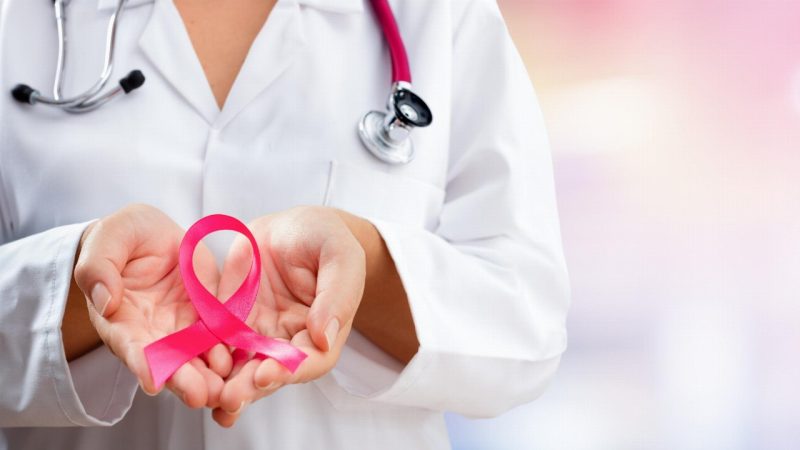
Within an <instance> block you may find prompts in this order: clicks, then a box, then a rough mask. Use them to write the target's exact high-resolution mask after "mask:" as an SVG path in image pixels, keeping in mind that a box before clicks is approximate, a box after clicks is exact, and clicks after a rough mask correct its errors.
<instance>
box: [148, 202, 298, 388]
mask: <svg viewBox="0 0 800 450" xmlns="http://www.w3.org/2000/svg"><path fill="white" fill-rule="evenodd" d="M222 230H228V231H235V232H237V233H241V234H243V235H245V237H247V239H248V240H249V241H250V245H251V246H252V248H253V262H252V264H251V265H250V272H249V273H248V275H247V278H245V280H244V281H243V282H242V285H241V286H239V289H237V290H236V292H235V293H234V294H233V295H232V296H231V297H230V298H229V299H228V300H227V301H226V302H225V303H221V302H220V301H219V300H218V299H217V298H216V297H215V296H214V295H213V294H211V293H210V292H208V290H206V288H205V287H204V286H203V285H202V284H201V283H200V280H199V279H198V278H197V274H196V273H195V271H194V266H193V264H192V257H193V256H194V250H195V247H197V244H198V243H199V242H200V240H202V239H203V238H204V237H205V236H207V235H208V234H211V233H213V232H215V231H222ZM178 263H179V264H180V270H181V276H182V277H183V285H184V288H185V289H186V293H187V294H188V295H189V299H190V300H191V302H192V305H193V306H194V309H195V311H197V315H198V316H200V318H199V319H198V320H197V322H195V323H194V324H192V325H190V326H189V327H188V328H184V329H183V330H180V331H177V332H175V333H173V334H170V335H169V336H166V337H164V338H162V339H160V340H158V341H156V342H153V343H152V344H150V345H148V346H147V347H145V349H144V354H145V357H146V358H147V362H148V364H149V366H150V374H151V375H152V377H153V382H154V383H155V385H156V388H161V386H163V385H164V383H165V382H166V381H167V380H168V379H169V377H171V376H172V374H173V373H175V371H176V370H178V369H179V368H180V367H181V366H182V365H183V364H185V363H186V362H188V361H190V360H191V359H192V358H194V357H195V356H198V355H200V354H201V353H203V352H206V351H208V350H210V349H211V347H213V346H214V345H215V344H217V343H220V342H223V343H225V344H227V345H229V346H231V347H235V348H236V349H237V350H236V352H235V354H236V355H237V357H238V358H241V357H242V355H245V354H247V353H255V354H256V357H259V358H260V359H264V358H267V357H269V358H272V359H274V360H276V361H278V362H279V363H281V364H282V365H283V366H284V367H286V368H287V369H289V371H291V372H293V373H294V371H295V370H296V369H297V367H298V366H299V365H300V363H302V362H303V360H304V359H305V358H306V356H307V355H306V354H305V353H303V352H302V351H300V350H299V349H297V348H296V347H294V346H292V345H291V344H289V343H287V342H284V341H279V340H277V339H272V338H269V337H266V336H263V335H261V334H258V333H256V332H255V331H253V330H252V329H251V328H250V327H248V326H247V325H246V324H245V323H244V320H245V319H247V315H248V314H249V313H250V310H251V309H252V308H253V303H254V302H255V299H256V294H257V293H258V288H259V285H260V283H261V254H260V253H259V251H258V244H257V243H256V240H255V238H254V237H253V234H252V233H251V232H250V230H249V229H248V228H247V227H246V226H245V225H244V224H243V223H242V222H240V221H238V220H237V219H235V218H233V217H230V216H226V215H222V214H214V215H210V216H206V217H204V218H202V219H200V220H199V221H197V222H196V223H195V224H194V225H192V226H191V227H190V228H189V230H188V231H187V232H186V235H185V236H184V237H183V241H182V242H181V246H180V253H179V259H178Z"/></svg>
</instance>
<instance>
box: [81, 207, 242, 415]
mask: <svg viewBox="0 0 800 450" xmlns="http://www.w3.org/2000/svg"><path fill="white" fill-rule="evenodd" d="M183 235H184V230H182V229H181V228H180V227H179V226H178V225H177V224H176V223H175V222H173V221H172V220H171V219H170V218H169V217H167V216H166V215H165V214H164V213H162V212H161V211H159V210H158V209H156V208H154V207H151V206H146V205H133V206H129V207H126V208H123V209H122V210H120V211H118V212H116V213H114V214H112V215H110V216H108V217H106V218H104V219H102V220H100V221H98V222H95V223H94V224H92V225H91V226H90V227H89V228H88V229H87V230H86V232H85V233H84V236H83V238H82V239H81V247H80V256H79V258H78V262H77V264H76V266H75V271H74V276H75V281H76V283H77V285H78V286H79V287H80V288H81V290H82V291H83V292H84V294H85V295H86V297H87V299H88V300H89V316H90V319H91V321H92V324H93V325H94V326H95V328H96V329H97V333H98V335H99V336H100V338H101V339H102V340H103V342H104V343H105V344H106V346H108V347H109V349H110V350H111V351H112V352H113V353H114V354H115V355H116V356H117V357H118V358H120V359H121V360H122V361H123V362H124V363H125V364H126V365H127V366H128V368H129V369H130V370H131V372H133V374H134V375H135V376H136V377H137V378H138V379H139V383H140V385H141V387H142V389H143V390H144V391H145V392H146V393H148V394H150V395H155V394H156V393H157V392H158V390H157V389H156V387H155V386H154V383H153V380H152V378H151V376H150V370H149V366H148V364H147V361H146V359H145V356H144V347H146V346H147V345H148V344H150V343H152V342H154V341H156V340H158V339H160V338H162V337H164V336H166V335H168V334H171V333H173V332H175V331H178V330H181V329H183V328H185V327H187V326H189V325H191V324H192V323H194V322H195V321H196V320H197V314H196V313H195V310H194V308H193V306H192V304H191V302H190V300H189V297H188V295H187V294H186V291H185V290H184V287H183V281H182V278H181V274H180V270H179V266H178V248H179V246H180V242H181V240H182V238H183ZM194 267H195V271H196V272H197V274H198V277H199V278H200V280H201V281H202V282H203V283H204V285H205V286H206V288H207V289H209V291H211V292H216V289H217V283H218V281H219V274H218V271H217V268H216V265H215V263H214V259H213V256H212V255H211V252H210V251H209V250H208V249H207V248H205V247H202V246H200V247H198V249H197V251H196V252H195V255H194ZM204 356H205V359H201V358H199V357H198V358H194V359H193V360H191V361H190V362H188V363H186V364H184V365H183V366H182V367H181V368H180V369H178V371H177V372H175V374H174V375H173V376H172V377H171V378H170V380H169V381H168V382H167V384H166V386H167V387H168V388H169V389H170V390H172V391H173V392H174V393H175V394H176V395H177V396H178V397H179V398H181V399H182V400H183V402H184V403H186V404H187V405H188V406H190V407H193V408H197V407H202V406H209V407H212V408H213V407H216V406H217V405H218V404H219V398H220V394H221V393H222V389H223V386H224V380H223V378H224V377H225V376H227V375H228V373H229V372H230V369H231V363H232V360H231V355H230V352H229V351H228V350H227V348H225V347H224V346H222V345H218V346H216V347H214V348H213V349H212V350H211V351H210V352H209V353H208V354H207V355H204Z"/></svg>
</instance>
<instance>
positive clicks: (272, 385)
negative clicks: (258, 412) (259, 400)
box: [256, 381, 278, 391]
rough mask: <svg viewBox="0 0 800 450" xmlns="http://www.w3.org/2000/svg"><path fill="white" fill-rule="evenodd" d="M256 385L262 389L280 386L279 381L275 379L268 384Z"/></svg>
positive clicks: (266, 389) (267, 389)
mask: <svg viewBox="0 0 800 450" xmlns="http://www.w3.org/2000/svg"><path fill="white" fill-rule="evenodd" d="M256 387H257V388H259V389H261V390H262V391H269V390H271V389H274V388H276V387H278V382H277V381H273V382H272V383H270V384H268V385H266V386H256Z"/></svg>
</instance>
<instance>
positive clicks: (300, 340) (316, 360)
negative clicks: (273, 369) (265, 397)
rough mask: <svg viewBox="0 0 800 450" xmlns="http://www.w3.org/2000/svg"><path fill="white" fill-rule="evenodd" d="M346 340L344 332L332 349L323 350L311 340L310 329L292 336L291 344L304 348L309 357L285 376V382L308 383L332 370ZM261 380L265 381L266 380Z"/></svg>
mask: <svg viewBox="0 0 800 450" xmlns="http://www.w3.org/2000/svg"><path fill="white" fill-rule="evenodd" d="M345 331H346V330H345ZM345 340H347V333H346V332H343V333H341V334H340V336H339V341H338V342H336V343H335V344H334V345H333V347H332V351H322V350H320V349H319V348H318V347H317V345H316V344H315V343H314V342H313V341H312V340H311V336H310V334H309V332H308V330H303V331H301V332H299V333H297V334H295V335H294V336H293V337H292V340H291V344H292V345H294V346H295V347H297V348H299V349H300V350H302V351H303V352H304V353H305V354H306V355H307V357H306V359H305V360H304V361H303V363H302V364H300V366H299V367H297V370H295V372H294V373H293V374H291V375H289V376H287V377H285V378H283V381H284V383H286V384H289V383H291V384H297V383H307V382H309V381H313V380H316V379H318V378H320V377H322V376H323V375H325V374H327V373H328V372H330V371H331V370H332V369H333V367H334V365H336V361H337V360H338V358H339V353H340V352H341V348H342V346H343V345H344V341H345ZM263 370H265V371H267V370H270V369H266V368H265V369H263ZM260 376H265V377H266V376H269V374H267V375H260ZM261 381H262V382H263V381H264V380H261Z"/></svg>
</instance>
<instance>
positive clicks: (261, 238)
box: [214, 208, 365, 426]
mask: <svg viewBox="0 0 800 450" xmlns="http://www.w3.org/2000/svg"><path fill="white" fill-rule="evenodd" d="M249 228H250V230H251V231H252V233H253V235H254V237H255V238H256V241H257V242H258V244H259V251H260V253H261V260H262V269H261V270H262V274H261V280H262V282H261V288H260V289H259V292H258V296H257V298H256V301H255V303H254V305H253V309H252V310H251V312H250V314H249V316H248V318H247V321H246V322H247V325H248V326H250V327H251V328H252V329H253V330H255V331H256V332H258V333H260V334H262V335H265V336H269V337H272V338H278V339H285V340H288V341H290V342H291V343H292V345H294V346H295V347H297V348H299V349H300V350H302V351H303V352H305V353H306V354H307V355H308V358H307V359H306V360H305V361H304V362H303V363H302V364H301V365H300V367H299V368H298V369H297V371H296V372H295V373H294V374H291V373H289V371H288V370H286V369H285V368H283V366H281V365H280V363H278V362H276V361H275V360H272V359H267V360H265V361H263V362H262V361H261V359H260V358H257V359H250V356H252V355H245V354H243V352H235V353H234V355H235V356H236V357H235V363H234V368H233V371H232V373H231V375H230V377H228V379H227V380H226V384H225V388H224V389H223V392H222V395H221V398H220V405H221V407H220V408H217V409H215V411H214V418H215V420H217V422H219V423H220V424H222V425H225V426H229V425H232V424H233V422H235V420H236V418H237V417H238V414H239V413H240V411H241V408H242V406H243V405H244V404H246V403H248V402H251V401H254V400H257V399H258V398H261V397H263V396H266V395H268V394H270V393H272V392H274V391H275V390H276V389H278V388H279V387H281V386H282V385H284V384H288V383H301V382H307V381H311V380H313V379H316V378H319V377H320V376H322V375H324V374H325V373H327V372H328V371H330V370H331V369H332V368H333V366H334V365H335V362H336V360H337V359H338V357H339V354H340V352H341V347H342V345H343V344H344V341H345V340H346V338H347V335H348V333H349V330H350V327H351V326H352V317H353V315H354V314H355V310H356V308H357V307H358V302H359V301H360V299H361V295H362V292H363V287H364V273H365V267H364V264H365V263H364V254H363V250H362V249H361V247H360V245H359V244H358V242H357V241H356V240H355V238H354V237H353V236H352V234H351V233H350V232H349V230H348V229H347V228H346V226H344V224H343V223H341V221H340V220H339V219H338V218H337V217H336V216H335V215H333V213H331V212H330V211H326V210H324V209H317V208H296V209H293V210H289V211H287V212H284V213H280V214H275V215H270V216H264V217H261V218H259V219H257V220H256V221H254V222H252V223H251V224H249ZM251 252H252V250H251V247H250V244H249V242H248V241H247V240H245V239H238V240H237V241H236V242H235V243H234V244H233V246H232V247H231V250H230V252H229V254H228V257H227V258H226V260H225V265H224V268H223V271H222V275H221V278H220V283H219V294H220V298H223V299H224V298H227V297H229V296H230V294H231V293H233V292H234V291H235V290H236V289H237V288H238V287H239V285H240V284H241V282H242V280H243V279H244V278H245V276H246V274H247V272H248V270H249V268H250V264H251V261H252V253H251ZM343 305H344V306H343ZM334 309H335V310H336V311H337V314H333V312H332V311H333V310H334ZM335 316H339V317H338V318H336V317H335ZM334 318H335V319H336V324H335V326H334V327H331V326H330V324H331V322H332V321H333V319H334Z"/></svg>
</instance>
